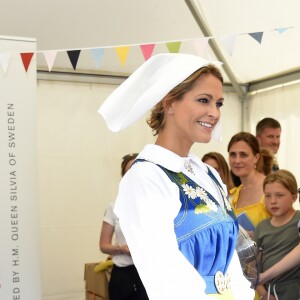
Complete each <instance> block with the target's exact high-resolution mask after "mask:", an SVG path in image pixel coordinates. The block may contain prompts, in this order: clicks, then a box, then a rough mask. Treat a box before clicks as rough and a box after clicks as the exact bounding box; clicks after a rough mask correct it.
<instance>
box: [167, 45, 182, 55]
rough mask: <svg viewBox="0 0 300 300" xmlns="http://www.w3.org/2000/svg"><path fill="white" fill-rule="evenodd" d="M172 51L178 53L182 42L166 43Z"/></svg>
mask: <svg viewBox="0 0 300 300" xmlns="http://www.w3.org/2000/svg"><path fill="white" fill-rule="evenodd" d="M166 45H167V48H168V50H169V52H170V53H178V52H179V50H180V46H181V42H169V43H166Z"/></svg>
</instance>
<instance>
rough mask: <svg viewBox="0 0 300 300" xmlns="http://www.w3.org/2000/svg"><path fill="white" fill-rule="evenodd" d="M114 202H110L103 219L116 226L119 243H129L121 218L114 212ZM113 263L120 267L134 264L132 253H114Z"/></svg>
mask: <svg viewBox="0 0 300 300" xmlns="http://www.w3.org/2000/svg"><path fill="white" fill-rule="evenodd" d="M113 207H114V203H110V204H109V206H108V207H107V209H106V211H105V213H104V218H103V221H104V222H106V223H108V224H110V225H111V226H113V227H114V234H115V238H116V244H117V245H127V242H126V240H125V237H124V235H123V232H122V231H121V227H120V223H119V219H118V218H117V216H116V215H115V214H114V212H113ZM112 260H113V263H114V264H115V265H116V266H118V267H127V266H130V265H133V261H132V258H131V256H130V255H126V254H116V255H113V258H112Z"/></svg>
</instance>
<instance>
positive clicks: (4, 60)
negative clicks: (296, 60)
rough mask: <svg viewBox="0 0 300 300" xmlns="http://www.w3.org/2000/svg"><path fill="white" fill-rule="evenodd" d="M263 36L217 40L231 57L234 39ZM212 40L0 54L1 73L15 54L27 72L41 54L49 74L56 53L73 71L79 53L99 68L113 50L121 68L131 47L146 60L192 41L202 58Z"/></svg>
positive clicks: (252, 36) (254, 34) (258, 40)
mask: <svg viewBox="0 0 300 300" xmlns="http://www.w3.org/2000/svg"><path fill="white" fill-rule="evenodd" d="M295 28H296V27H282V28H276V29H272V30H269V32H272V31H276V32H278V33H280V34H282V33H284V32H286V31H287V30H289V29H295ZM264 34H265V32H251V33H238V34H235V35H231V37H230V38H228V37H223V36H219V38H220V39H221V41H222V42H223V46H224V47H225V49H226V50H227V52H228V53H229V55H232V53H233V49H234V45H235V39H236V38H237V37H238V36H239V35H249V36H250V37H251V38H253V39H255V40H256V41H257V42H258V43H259V44H261V42H262V38H263V35H264ZM214 38H218V36H210V37H198V38H192V39H183V40H180V41H178V40H177V41H174V40H173V41H162V42H155V43H153V42H152V43H151V42H150V43H142V44H129V45H122V46H102V47H88V48H81V49H59V50H40V51H35V52H30V53H26V52H21V53H20V52H0V65H1V67H2V69H3V71H4V72H6V70H7V67H8V64H9V61H10V59H11V58H10V57H11V55H12V54H13V53H17V54H19V55H21V59H22V62H23V65H24V68H25V70H26V72H27V70H28V68H29V65H30V62H31V60H32V57H33V55H34V54H38V53H43V54H44V57H45V59H46V62H47V65H48V70H49V72H50V71H51V70H52V67H53V65H54V62H55V59H56V55H57V53H58V52H67V54H68V57H69V59H70V62H71V64H72V67H73V69H74V70H76V68H77V63H78V60H79V56H80V53H81V51H84V50H91V51H92V54H93V57H94V60H95V63H96V65H97V67H98V68H99V67H100V62H101V60H102V57H103V54H104V50H105V49H111V48H114V49H115V51H116V53H117V56H118V58H119V61H120V63H121V65H122V66H123V65H124V64H125V63H126V60H127V56H128V52H129V49H130V48H131V47H137V46H138V47H140V49H141V51H142V54H143V57H144V59H145V60H147V59H149V58H150V57H151V56H152V53H153V51H154V48H155V46H156V45H158V44H165V45H166V46H167V49H168V51H169V52H171V53H178V52H179V51H180V47H181V45H182V43H183V42H191V41H192V42H193V43H194V48H195V50H196V52H197V54H198V55H199V56H202V55H203V53H204V52H205V51H206V49H207V47H208V41H209V39H214Z"/></svg>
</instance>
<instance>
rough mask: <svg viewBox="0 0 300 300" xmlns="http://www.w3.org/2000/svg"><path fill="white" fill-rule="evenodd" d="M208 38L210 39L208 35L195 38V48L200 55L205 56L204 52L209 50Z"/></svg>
mask: <svg viewBox="0 0 300 300" xmlns="http://www.w3.org/2000/svg"><path fill="white" fill-rule="evenodd" d="M208 40H209V38H208V37H205V38H202V39H197V40H194V46H195V50H196V52H197V54H198V55H199V56H200V57H203V55H204V53H205V52H206V50H207V47H208Z"/></svg>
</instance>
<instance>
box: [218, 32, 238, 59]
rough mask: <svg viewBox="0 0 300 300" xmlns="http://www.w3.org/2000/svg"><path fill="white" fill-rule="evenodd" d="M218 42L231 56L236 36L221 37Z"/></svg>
mask: <svg viewBox="0 0 300 300" xmlns="http://www.w3.org/2000/svg"><path fill="white" fill-rule="evenodd" d="M220 41H221V43H222V45H223V46H224V48H225V49H226V51H227V53H228V54H229V55H230V56H232V54H233V49H234V46H235V41H236V35H230V36H222V37H220Z"/></svg>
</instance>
